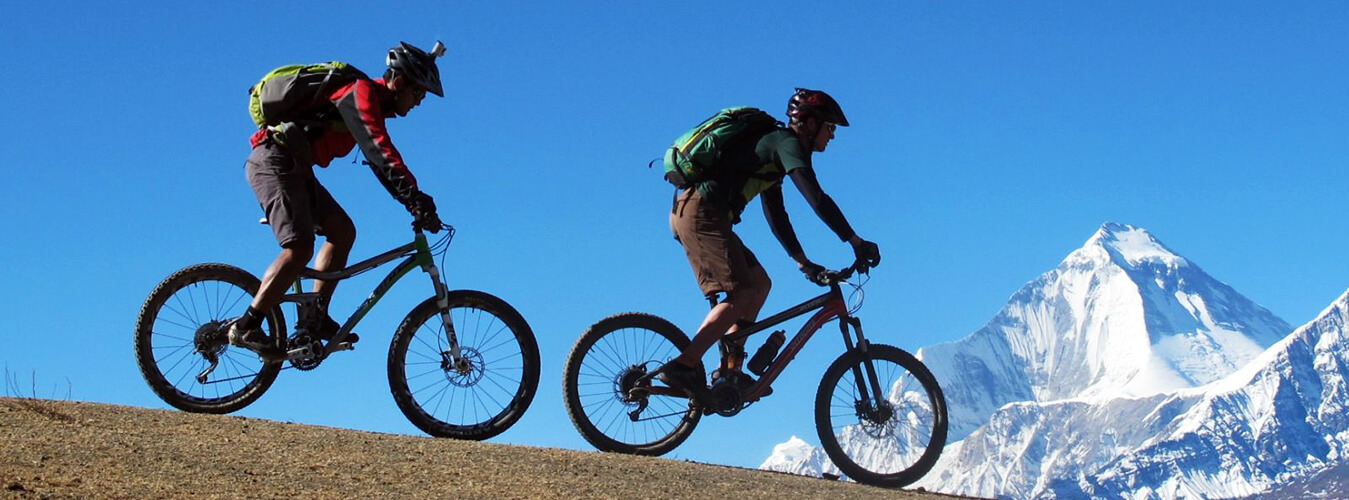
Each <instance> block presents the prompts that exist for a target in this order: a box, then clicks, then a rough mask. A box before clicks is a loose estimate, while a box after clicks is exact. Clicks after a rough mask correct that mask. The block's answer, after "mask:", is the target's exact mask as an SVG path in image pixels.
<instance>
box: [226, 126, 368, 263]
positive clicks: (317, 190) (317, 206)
mask: <svg viewBox="0 0 1349 500" xmlns="http://www.w3.org/2000/svg"><path fill="white" fill-rule="evenodd" d="M244 170H245V172H246V174H247V175H248V185H249V186H252V187H253V194H255V195H257V197H258V205H260V206H261V207H262V211H263V213H266V214H267V223H268V224H270V225H271V226H272V233H273V234H275V235H276V242H277V243H279V244H280V245H281V246H283V247H284V246H286V245H289V244H291V243H296V242H305V241H307V242H309V243H313V241H314V233H315V230H316V229H318V230H319V234H322V229H321V228H316V225H317V224H319V223H321V222H322V221H325V220H328V218H329V217H331V216H333V215H341V216H342V217H347V213H346V211H344V210H342V206H341V205H338V204H337V200H335V199H333V195H332V194H329V193H328V190H327V189H324V187H323V185H322V184H319V181H318V179H316V178H314V167H312V166H304V167H301V166H298V165H296V164H295V161H294V160H292V159H291V156H290V154H289V153H287V152H286V150H285V149H284V148H282V147H280V146H277V145H275V144H273V143H272V142H271V141H267V142H265V143H263V144H260V145H258V147H256V148H253V153H252V154H250V155H248V161H247V162H246V163H245V164H244Z"/></svg>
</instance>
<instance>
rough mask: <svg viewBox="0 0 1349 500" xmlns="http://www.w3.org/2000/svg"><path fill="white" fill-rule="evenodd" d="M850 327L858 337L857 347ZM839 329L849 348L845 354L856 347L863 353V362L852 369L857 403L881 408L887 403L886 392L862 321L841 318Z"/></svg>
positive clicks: (848, 317) (845, 317)
mask: <svg viewBox="0 0 1349 500" xmlns="http://www.w3.org/2000/svg"><path fill="white" fill-rule="evenodd" d="M849 327H851V328H852V333H854V334H856V337H857V343H856V345H855V346H854V344H853V340H852V339H853V335H850V334H849V331H848V330H849ZM838 329H839V332H840V333H842V334H843V344H844V345H845V346H846V347H847V351H845V352H853V349H854V347H855V348H856V350H857V352H859V353H861V357H862V361H861V362H860V363H858V364H856V365H853V367H852V369H851V371H852V374H853V381H854V382H855V383H856V384H857V402H858V403H859V404H862V403H864V402H865V405H866V406H867V407H870V408H880V407H881V406H882V405H883V404H884V403H885V390H884V388H882V387H881V382H880V378H879V377H878V376H877V374H876V364H875V363H873V362H872V361H871V355H870V348H871V343H870V342H869V341H867V338H866V336H864V335H862V320H860V319H857V318H856V317H853V316H843V317H840V318H839V319H838Z"/></svg>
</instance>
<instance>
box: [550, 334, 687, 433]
mask: <svg viewBox="0 0 1349 500" xmlns="http://www.w3.org/2000/svg"><path fill="white" fill-rule="evenodd" d="M688 345H689V339H688V337H686V336H684V334H683V333H682V332H680V331H679V328H677V327H675V326H674V325H673V324H670V322H669V321H665V320H663V319H661V318H659V317H656V316H652V315H650V314H643V313H624V314H617V315H614V316H610V317H608V318H605V319H603V320H600V322H599V323H595V324H594V325H593V326H591V327H590V329H589V330H586V332H585V333H584V334H582V335H581V338H580V339H577V341H576V345H575V346H573V347H572V349H571V354H569V355H567V364H566V366H565V367H564V368H563V372H562V391H563V393H564V398H565V400H566V404H567V415H569V416H571V421H572V423H573V424H575V425H576V429H577V430H578V431H580V432H581V436H582V437H584V438H585V439H586V441H589V442H590V444H591V445H594V446H595V448H598V449H599V450H600V451H610V452H618V453H630V454H635V455H652V456H658V455H663V454H665V453H667V452H669V451H670V450H673V449H675V447H677V446H679V444H680V443H683V442H684V440H685V439H688V437H689V434H691V433H692V432H693V429H694V427H696V426H697V425H698V419H699V418H701V417H702V413H701V412H699V411H698V410H697V409H695V408H694V407H693V406H692V405H691V404H690V402H689V399H688V398H686V397H674V396H666V395H658V394H641V392H642V391H641V390H640V389H639V390H638V391H635V392H634V391H633V390H632V389H634V388H640V387H643V386H648V387H649V386H650V385H651V384H650V381H649V379H648V380H647V381H645V382H643V381H642V379H643V378H644V376H645V375H647V374H648V373H650V372H652V371H654V370H655V369H656V368H657V367H659V366H660V365H662V364H665V362H666V361H669V360H670V359H672V358H674V357H675V356H678V355H679V353H680V352H682V351H683V350H684V348H685V347H688Z"/></svg>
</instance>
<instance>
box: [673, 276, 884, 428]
mask: <svg viewBox="0 0 1349 500" xmlns="http://www.w3.org/2000/svg"><path fill="white" fill-rule="evenodd" d="M817 309H818V311H817ZM811 311H816V312H815V314H814V315H813V316H811V317H810V319H808V320H806V324H805V325H802V326H801V329H800V330H798V331H797V333H796V335H794V336H793V337H792V338H791V340H789V341H788V342H786V343H785V344H784V345H783V348H782V351H781V352H780V353H779V354H778V356H777V358H775V359H774V360H773V363H772V364H771V365H769V366H768V368H767V370H765V371H764V373H763V376H762V377H760V378H759V380H758V381H756V382H755V383H754V385H752V386H750V388H749V390H748V391H747V392H746V393H745V394H744V397H745V400H746V401H756V400H758V399H759V398H761V397H763V396H764V395H765V394H766V393H767V392H768V391H769V387H770V386H772V385H773V381H774V380H777V378H778V375H781V374H782V371H783V370H785V369H786V368H787V365H789V364H791V362H792V360H793V359H795V358H796V354H797V353H798V352H800V351H801V349H802V348H804V347H805V345H806V342H809V341H810V338H811V337H813V336H814V335H815V333H816V332H818V331H819V330H820V328H822V327H824V325H825V323H828V322H830V321H832V320H834V319H835V318H837V319H838V320H839V330H840V332H841V333H842V335H843V343H844V345H845V346H846V351H850V350H852V349H853V348H854V346H856V347H857V348H860V349H862V350H863V352H865V351H866V349H867V347H868V346H869V345H870V344H869V343H868V342H867V340H866V337H864V336H863V335H862V321H861V320H859V319H857V318H856V317H853V316H851V315H850V314H849V313H848V306H847V303H845V302H844V300H843V291H842V290H841V288H840V287H839V284H838V283H837V282H835V283H831V284H830V285H829V291H828V292H825V293H823V294H821V295H820V296H818V297H815V298H813V299H810V300H807V301H805V302H802V303H800V304H797V305H796V306H793V307H791V308H789V309H787V310H784V311H782V312H780V313H777V314H774V315H773V316H770V317H768V318H765V319H763V320H760V321H758V322H756V323H754V324H753V325H750V326H747V327H744V328H741V329H739V330H736V332H735V333H732V334H728V335H727V336H726V337H725V338H724V340H725V341H728V342H734V341H739V340H743V339H747V338H749V336H750V335H754V334H756V333H759V332H762V331H764V330H767V329H769V328H772V327H774V326H777V325H779V324H781V323H784V322H786V321H788V320H791V319H793V318H796V317H799V316H804V315H806V314H807V313H810V312H811ZM849 327H852V331H853V332H854V333H855V334H856V339H857V340H856V342H854V341H853V337H852V336H850V335H849ZM846 351H845V352H846ZM867 371H868V373H866V374H865V375H864V374H862V373H857V372H856V371H855V372H854V374H855V376H856V377H857V379H858V382H859V383H858V386H859V387H860V388H862V389H861V390H863V391H864V392H865V390H866V387H871V388H872V390H873V392H876V393H878V395H879V393H880V389H878V387H879V385H880V382H879V381H878V380H877V377H876V374H875V370H874V369H872V368H871V367H870V366H868V367H867ZM863 377H865V378H866V379H869V380H870V381H871V385H869V386H868V385H865V384H863V383H862V382H863V380H864V379H863ZM650 392H651V393H652V394H661V395H665V396H675V397H686V395H685V394H684V393H683V392H682V391H677V390H674V389H672V388H668V387H651V388H650ZM861 396H862V398H863V400H868V399H870V397H869V396H867V395H866V394H862V395H861Z"/></svg>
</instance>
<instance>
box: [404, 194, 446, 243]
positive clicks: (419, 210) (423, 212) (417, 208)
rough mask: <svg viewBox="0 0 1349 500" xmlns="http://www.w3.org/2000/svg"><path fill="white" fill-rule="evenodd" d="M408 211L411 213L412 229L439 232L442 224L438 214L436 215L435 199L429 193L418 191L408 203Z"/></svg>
mask: <svg viewBox="0 0 1349 500" xmlns="http://www.w3.org/2000/svg"><path fill="white" fill-rule="evenodd" d="M408 212H411V213H412V218H413V220H412V229H414V230H417V231H428V232H430V233H432V234H435V233H438V232H440V228H441V226H443V225H444V224H442V223H441V222H440V216H438V215H436V200H434V199H432V198H431V195H429V194H426V193H422V192H418V193H417V194H416V196H413V198H412V204H410V205H408Z"/></svg>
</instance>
